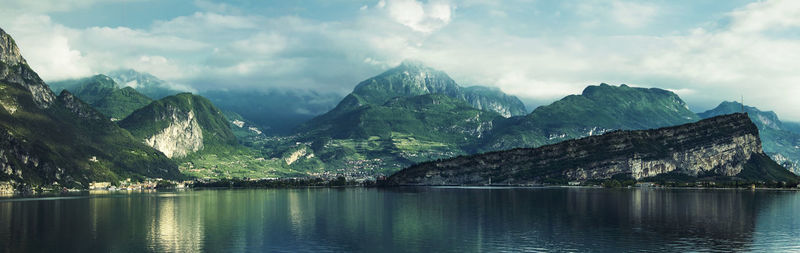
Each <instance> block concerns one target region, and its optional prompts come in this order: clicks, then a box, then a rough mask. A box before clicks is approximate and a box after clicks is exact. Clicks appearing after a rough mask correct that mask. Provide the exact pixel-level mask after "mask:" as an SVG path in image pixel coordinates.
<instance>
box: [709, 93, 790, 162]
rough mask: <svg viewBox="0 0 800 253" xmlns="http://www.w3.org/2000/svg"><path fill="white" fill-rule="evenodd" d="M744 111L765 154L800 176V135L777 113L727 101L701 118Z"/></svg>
mask: <svg viewBox="0 0 800 253" xmlns="http://www.w3.org/2000/svg"><path fill="white" fill-rule="evenodd" d="M742 109H744V111H745V112H747V114H748V115H749V116H750V119H751V120H753V122H754V123H755V124H756V126H757V127H758V130H759V132H760V133H761V141H762V143H763V145H764V152H766V153H767V154H769V155H770V156H771V157H772V159H774V160H775V161H777V162H778V163H780V164H781V165H783V166H784V167H786V168H787V169H789V170H790V171H792V172H794V173H795V174H800V133H797V132H794V131H792V130H793V129H794V125H793V124H791V123H788V124H787V123H784V122H782V121H781V120H780V119H779V118H778V115H777V114H775V112H772V111H761V110H759V109H758V108H755V107H751V106H744V107H743V106H742V104H741V103H738V102H730V101H725V102H722V103H721V104H719V106H717V107H716V108H714V109H711V110H708V111H705V112H702V113H700V114H699V115H700V117H703V118H710V117H714V116H718V115H723V114H729V113H736V112H741V111H742Z"/></svg>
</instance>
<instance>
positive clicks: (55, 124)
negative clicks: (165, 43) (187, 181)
mask: <svg viewBox="0 0 800 253" xmlns="http://www.w3.org/2000/svg"><path fill="white" fill-rule="evenodd" d="M0 90H2V92H0V105H2V106H1V108H2V109H0V168H2V173H0V181H6V182H10V183H11V184H12V185H15V186H16V187H36V186H49V185H54V184H57V185H60V186H66V187H76V188H86V187H88V184H89V182H92V181H111V182H117V181H118V180H123V179H125V178H134V179H142V178H144V177H151V178H175V179H177V178H181V177H182V176H181V175H180V172H179V171H178V170H177V166H176V164H175V163H174V162H172V161H171V160H169V159H168V158H167V157H166V156H164V154H162V153H161V152H158V151H157V150H155V149H152V148H150V147H148V146H146V145H144V144H142V143H141V142H140V141H138V140H136V139H134V138H133V136H131V134H130V133H129V132H128V131H126V130H124V129H121V128H119V127H118V126H117V125H116V124H114V123H113V122H111V121H109V120H108V119H106V118H105V117H103V115H102V114H100V113H99V112H97V111H96V110H94V109H93V108H92V107H91V106H89V105H87V104H86V103H84V102H83V101H81V100H80V99H78V98H77V97H75V96H74V95H72V94H71V93H69V92H68V91H62V92H61V93H60V95H58V96H56V95H55V94H54V93H53V92H52V91H51V90H50V88H49V86H48V85H47V84H45V83H44V82H43V81H42V79H41V78H40V77H39V75H38V74H36V72H34V71H33V70H32V69H31V68H30V66H29V65H28V64H27V62H26V61H25V59H24V58H23V57H22V55H21V54H20V52H19V48H17V45H16V44H15V42H14V40H13V39H12V38H11V36H10V35H8V34H6V33H5V31H3V30H2V29H0Z"/></svg>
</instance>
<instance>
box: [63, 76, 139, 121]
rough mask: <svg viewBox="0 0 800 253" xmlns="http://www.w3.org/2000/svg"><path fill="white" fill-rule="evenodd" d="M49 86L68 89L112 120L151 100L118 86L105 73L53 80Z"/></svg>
mask: <svg viewBox="0 0 800 253" xmlns="http://www.w3.org/2000/svg"><path fill="white" fill-rule="evenodd" d="M50 87H52V88H53V89H54V90H68V91H70V93H72V94H74V95H75V96H77V97H78V98H80V99H81V100H82V101H84V102H86V103H88V104H89V105H91V106H92V107H94V108H95V109H97V110H98V111H100V112H101V113H103V115H106V116H108V117H110V118H112V119H114V120H117V119H122V118H125V117H127V116H128V115H130V114H131V113H132V112H133V111H134V110H136V109H139V108H142V107H144V106H146V105H147V104H150V102H152V99H150V98H148V97H147V96H145V95H143V94H141V93H139V92H137V91H136V90H134V89H133V88H131V87H124V88H120V86H119V84H117V83H116V82H115V81H114V80H113V79H111V78H110V77H108V76H106V75H95V76H91V77H86V78H81V79H74V80H65V81H59V82H53V83H52V84H51V85H50Z"/></svg>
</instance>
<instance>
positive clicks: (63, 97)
mask: <svg viewBox="0 0 800 253" xmlns="http://www.w3.org/2000/svg"><path fill="white" fill-rule="evenodd" d="M58 100H59V101H61V103H63V104H64V107H66V108H67V110H69V111H70V112H72V113H73V114H75V115H76V116H78V117H80V118H83V119H93V120H99V119H101V118H103V115H102V114H100V113H99V112H97V111H95V110H94V108H92V107H91V106H89V105H87V104H85V103H83V102H82V101H80V100H79V99H78V98H77V97H75V96H74V95H72V93H70V92H69V91H67V90H63V91H61V94H60V95H58Z"/></svg>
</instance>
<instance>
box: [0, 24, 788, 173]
mask: <svg viewBox="0 0 800 253" xmlns="http://www.w3.org/2000/svg"><path fill="white" fill-rule="evenodd" d="M0 31H1V30H0ZM0 35H2V36H0V37H2V41H0V42H2V44H0V46H2V48H1V49H2V52H0V53H2V54H0V63H2V65H0V85H2V89H3V92H2V93H0V105H2V108H3V110H2V111H0V127H2V129H3V130H5V133H3V132H2V131H0V135H2V136H5V137H3V138H2V139H0V168H2V169H3V171H4V172H5V174H0V181H12V180H13V182H16V183H18V184H38V185H46V184H53V183H58V184H60V185H70V186H77V187H85V186H86V184H87V183H88V182H91V181H99V180H106V181H115V180H119V179H121V178H126V177H133V178H144V177H163V178H182V177H184V176H189V177H198V178H233V177H240V178H241V177H247V178H262V177H275V176H330V175H339V174H345V175H349V176H355V177H366V176H375V175H381V174H383V175H388V174H391V173H394V172H396V171H398V170H400V169H402V168H406V167H409V166H412V165H414V164H418V163H423V162H426V161H431V160H439V159H448V158H452V157H456V156H463V155H471V154H476V153H484V152H492V151H500V150H509V149H515V148H536V147H541V146H543V145H549V144H554V143H560V142H563V141H567V140H572V139H576V138H582V137H587V136H595V135H602V134H604V133H608V132H612V131H615V130H642V129H653V128H661V127H668V126H674V125H681V124H687V123H692V122H697V121H698V120H700V119H703V118H711V117H714V116H718V115H723V114H730V113H736V112H739V111H741V105H739V104H736V103H733V102H725V103H722V104H721V105H720V106H719V107H717V108H715V109H713V110H710V111H708V112H704V113H700V114H696V113H693V112H691V111H690V110H689V109H688V107H687V105H686V103H685V102H683V101H682V100H681V98H680V97H678V95H676V94H674V93H672V92H670V91H667V90H662V89H657V88H650V89H645V88H636V87H629V86H627V85H624V84H623V85H620V86H612V85H608V84H600V85H596V86H588V87H587V88H586V89H585V90H584V91H583V92H582V93H581V94H580V95H570V96H567V97H565V98H563V99H561V100H558V101H556V102H554V103H552V104H550V105H546V106H541V107H539V108H536V109H535V110H533V112H531V113H526V112H527V110H526V108H525V106H524V105H523V103H522V102H521V101H520V100H519V99H518V98H516V97H514V96H511V95H508V94H505V93H503V92H502V91H501V90H499V89H494V88H488V87H481V86H473V87H462V86H460V85H459V84H458V83H456V82H455V81H454V80H453V79H451V78H450V77H449V76H448V75H447V74H446V73H444V72H442V71H439V70H436V69H433V68H430V67H427V66H424V65H422V64H420V63H418V62H412V61H407V62H403V63H402V64H400V65H399V66H397V67H395V68H392V69H389V70H387V71H385V72H384V73H381V74H378V75H376V76H374V77H372V78H368V79H366V80H364V81H362V82H360V83H358V84H357V85H356V86H355V88H354V89H353V91H352V92H351V93H350V94H348V95H346V96H345V97H344V98H343V99H341V100H339V96H337V95H333V94H320V93H315V92H311V91H296V90H273V91H241V90H240V91H226V90H217V91H205V92H202V93H201V95H193V94H189V93H180V92H179V91H178V90H176V89H174V88H171V87H174V85H170V84H169V83H166V82H164V81H162V80H160V79H158V78H157V77H154V76H152V75H149V74H147V73H140V72H136V71H134V70H122V71H115V72H113V73H109V74H108V75H95V76H91V77H87V78H82V79H75V80H66V81H60V82H54V83H53V86H52V87H53V88H54V89H58V90H63V91H62V92H61V93H60V95H59V96H56V95H55V94H54V93H53V92H52V91H51V90H50V87H48V85H46V84H44V82H42V81H41V79H39V77H38V75H36V73H35V72H33V70H31V69H30V67H29V66H28V65H27V63H25V61H24V59H23V58H22V56H21V55H19V50H18V49H17V48H16V45H15V44H14V42H13V39H11V37H10V36H8V35H7V34H5V33H4V32H2V33H0ZM202 95H205V96H207V97H209V98H208V99H206V98H205V97H204V96H202ZM336 100H339V101H338V104H336V103H335V101H336ZM217 106H219V108H217ZM737 108H738V109H737ZM746 111H747V112H748V113H749V114H748V115H749V116H750V118H751V119H752V121H753V122H755V126H756V127H757V128H758V130H759V132H760V134H761V138H762V140H763V142H762V143H763V150H764V151H765V152H766V154H768V155H770V156H771V157H772V158H773V159H774V160H776V161H778V162H780V163H781V164H782V165H784V166H786V167H787V168H790V169H792V170H793V171H794V172H796V173H798V172H800V171H798V166H797V164H798V161H800V152H798V150H800V148H799V147H800V146H798V144H800V138H798V136H800V124H795V123H784V122H781V121H780V120H779V119H778V117H777V115H775V114H774V113H772V112H763V111H759V110H758V109H756V108H752V107H746ZM112 120H113V121H112Z"/></svg>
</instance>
